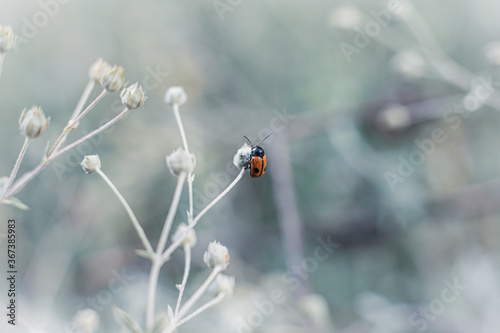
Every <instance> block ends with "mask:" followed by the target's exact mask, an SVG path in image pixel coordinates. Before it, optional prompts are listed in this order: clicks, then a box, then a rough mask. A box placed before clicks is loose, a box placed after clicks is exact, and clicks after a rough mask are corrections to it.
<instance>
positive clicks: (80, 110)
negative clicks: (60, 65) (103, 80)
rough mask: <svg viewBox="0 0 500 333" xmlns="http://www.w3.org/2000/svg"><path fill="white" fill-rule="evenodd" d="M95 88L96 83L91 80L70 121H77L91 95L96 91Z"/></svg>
mask: <svg viewBox="0 0 500 333" xmlns="http://www.w3.org/2000/svg"><path fill="white" fill-rule="evenodd" d="M94 86H95V81H94V80H93V79H90V80H89V82H88V83H87V86H86V87H85V89H83V93H82V96H81V97H80V100H79V101H78V104H76V107H75V110H74V111H73V114H72V115H71V118H69V119H70V121H71V119H75V118H76V117H78V115H79V114H80V112H82V109H83V106H84V105H85V103H86V102H87V100H88V99H89V96H90V93H91V92H92V90H93V89H94Z"/></svg>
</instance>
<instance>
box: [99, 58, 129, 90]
mask: <svg viewBox="0 0 500 333" xmlns="http://www.w3.org/2000/svg"><path fill="white" fill-rule="evenodd" d="M101 85H102V87H103V88H104V89H106V90H107V91H109V92H116V91H120V90H122V89H123V87H125V78H124V77H123V67H121V66H116V65H114V66H113V68H111V69H110V70H109V71H107V72H106V73H105V74H104V75H103V76H102V78H101Z"/></svg>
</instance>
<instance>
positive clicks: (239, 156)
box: [233, 143, 252, 169]
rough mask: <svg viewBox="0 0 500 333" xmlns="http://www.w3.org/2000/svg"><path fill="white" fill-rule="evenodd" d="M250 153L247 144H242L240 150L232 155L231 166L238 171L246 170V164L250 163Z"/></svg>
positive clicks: (250, 148)
mask: <svg viewBox="0 0 500 333" xmlns="http://www.w3.org/2000/svg"><path fill="white" fill-rule="evenodd" d="M251 151H252V147H250V146H249V145H248V144H247V143H245V144H243V146H241V148H240V149H238V151H237V152H236V154H234V157H233V164H234V166H235V167H237V168H238V169H246V168H248V162H249V161H250V152H251Z"/></svg>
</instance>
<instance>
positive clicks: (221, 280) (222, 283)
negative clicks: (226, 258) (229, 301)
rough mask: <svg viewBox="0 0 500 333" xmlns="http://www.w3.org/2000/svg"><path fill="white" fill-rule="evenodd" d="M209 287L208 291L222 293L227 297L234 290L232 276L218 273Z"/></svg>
mask: <svg viewBox="0 0 500 333" xmlns="http://www.w3.org/2000/svg"><path fill="white" fill-rule="evenodd" d="M209 288H210V289H209V291H211V292H213V293H214V294H216V295H217V294H220V293H224V294H226V296H227V297H229V296H231V295H232V294H233V291H234V276H228V275H224V274H219V275H217V277H216V278H215V280H214V282H212V284H211V285H210V287H209Z"/></svg>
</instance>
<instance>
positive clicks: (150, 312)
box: [146, 257, 162, 331]
mask: <svg viewBox="0 0 500 333" xmlns="http://www.w3.org/2000/svg"><path fill="white" fill-rule="evenodd" d="M161 266H162V262H161V261H160V260H158V257H153V259H152V265H151V271H150V272H149V282H148V298H147V303H146V329H147V330H148V331H151V329H152V328H153V326H154V315H155V314H154V312H155V297H156V295H155V294H156V286H157V285H158V277H159V275H160V269H161Z"/></svg>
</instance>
